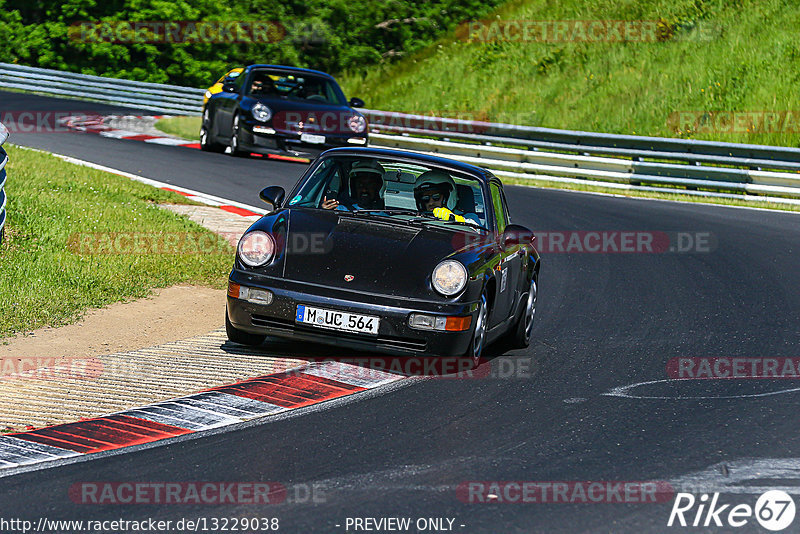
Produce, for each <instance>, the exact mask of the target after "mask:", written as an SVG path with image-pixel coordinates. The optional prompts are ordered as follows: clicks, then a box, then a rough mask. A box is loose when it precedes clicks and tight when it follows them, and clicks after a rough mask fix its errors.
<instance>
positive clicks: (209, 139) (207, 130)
mask: <svg viewBox="0 0 800 534" xmlns="http://www.w3.org/2000/svg"><path fill="white" fill-rule="evenodd" d="M200 150H203V151H205V152H219V153H221V152H225V145H222V144H220V143H217V142H216V141H215V140H214V134H212V133H211V120H210V118H209V113H208V108H206V109H205V110H203V124H202V125H201V126H200Z"/></svg>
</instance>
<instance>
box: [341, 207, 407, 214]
mask: <svg viewBox="0 0 800 534" xmlns="http://www.w3.org/2000/svg"><path fill="white" fill-rule="evenodd" d="M352 213H391V214H396V213H397V214H401V215H419V212H418V211H416V210H412V209H405V208H388V209H374V210H361V209H359V210H353V211H352Z"/></svg>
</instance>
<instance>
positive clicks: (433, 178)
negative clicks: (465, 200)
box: [414, 170, 480, 224]
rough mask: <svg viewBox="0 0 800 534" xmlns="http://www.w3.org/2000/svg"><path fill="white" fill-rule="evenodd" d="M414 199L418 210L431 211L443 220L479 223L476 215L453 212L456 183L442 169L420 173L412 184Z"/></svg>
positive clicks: (456, 197)
mask: <svg viewBox="0 0 800 534" xmlns="http://www.w3.org/2000/svg"><path fill="white" fill-rule="evenodd" d="M414 199H415V200H416V201H417V209H418V210H419V211H421V212H423V213H433V215H434V216H435V217H438V218H439V219H442V220H443V221H450V220H455V221H457V222H475V223H478V224H480V223H479V222H478V217H477V215H473V214H463V213H462V214H457V213H455V211H456V204H457V203H458V194H457V193H456V184H455V182H454V181H453V178H451V177H450V175H449V174H446V173H444V172H442V171H437V170H433V171H427V172H424V173H422V174H420V175H419V177H418V178H417V181H416V182H415V184H414ZM464 215H466V217H465V216H464Z"/></svg>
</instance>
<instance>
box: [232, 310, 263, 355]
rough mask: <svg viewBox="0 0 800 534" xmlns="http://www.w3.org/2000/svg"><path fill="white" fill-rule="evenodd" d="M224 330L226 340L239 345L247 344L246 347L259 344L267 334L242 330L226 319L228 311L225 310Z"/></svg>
mask: <svg viewBox="0 0 800 534" xmlns="http://www.w3.org/2000/svg"><path fill="white" fill-rule="evenodd" d="M225 332H226V333H227V334H228V340H229V341H232V342H234V343H238V344H239V345H247V346H248V347H257V346H259V345H261V344H262V343H263V342H264V340H265V339H266V338H267V336H264V335H261V334H251V333H249V332H242V331H241V330H239V329H238V328H236V327H235V326H233V325H232V324H231V320H230V319H228V312H227V311H226V312H225Z"/></svg>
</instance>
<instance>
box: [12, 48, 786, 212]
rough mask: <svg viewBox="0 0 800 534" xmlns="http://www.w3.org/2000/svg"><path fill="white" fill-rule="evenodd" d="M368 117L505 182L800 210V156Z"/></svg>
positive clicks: (138, 94)
mask: <svg viewBox="0 0 800 534" xmlns="http://www.w3.org/2000/svg"><path fill="white" fill-rule="evenodd" d="M2 87H8V88H15V89H24V90H29V91H38V92H42V93H48V94H54V95H60V96H74V97H78V98H83V99H91V100H98V101H103V102H109V103H113V104H116V105H119V106H125V107H135V108H140V109H147V110H152V111H157V112H160V113H168V114H178V115H180V114H183V115H198V114H200V113H201V110H202V98H203V94H204V92H205V91H204V90H203V89H196V88H190V87H180V86H175V85H162V84H155V83H145V82H134V81H130V80H121V79H116V78H105V77H101V76H90V75H86V74H75V73H70V72H62V71H57V70H51V69H40V68H36V67H27V66H21V65H12V64H8V63H0V88H2ZM362 111H363V113H364V114H365V115H366V116H367V119H368V120H369V123H370V130H371V135H370V144H372V145H377V146H385V147H396V148H403V149H407V150H415V151H420V152H429V153H435V154H439V155H444V156H448V157H451V158H453V159H459V160H462V161H466V162H469V163H474V164H476V165H479V166H482V167H486V168H488V169H491V170H492V171H495V172H496V173H497V174H498V175H499V176H503V177H509V178H519V179H526V178H537V177H538V178H539V179H543V180H549V181H554V182H559V181H560V182H583V183H592V182H600V183H601V184H600V185H603V184H607V185H609V186H615V187H617V188H622V187H623V186H624V187H625V188H642V189H647V188H653V187H655V188H659V187H660V188H663V189H666V190H667V191H668V192H675V193H689V194H706V193H704V192H702V190H706V191H713V192H717V193H719V194H723V195H724V194H727V193H721V192H732V193H736V194H741V193H750V194H755V195H771V196H772V197H775V198H778V197H784V200H785V202H791V203H800V200H795V199H800V148H791V147H773V146H764V145H748V144H737V143H720V142H713V141H698V140H687V139H670V138H662V137H643V136H635V135H615V134H604V133H596V132H581V131H571V130H557V129H552V128H538V127H531V126H517V125H513V124H501V123H491V122H480V121H466V120H459V119H447V118H439V117H427V116H422V115H412V114H407V113H394V112H388V111H377V110H369V109H366V110H362ZM665 186H666V187H665ZM709 194H715V193H709ZM785 197H789V199H785Z"/></svg>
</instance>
